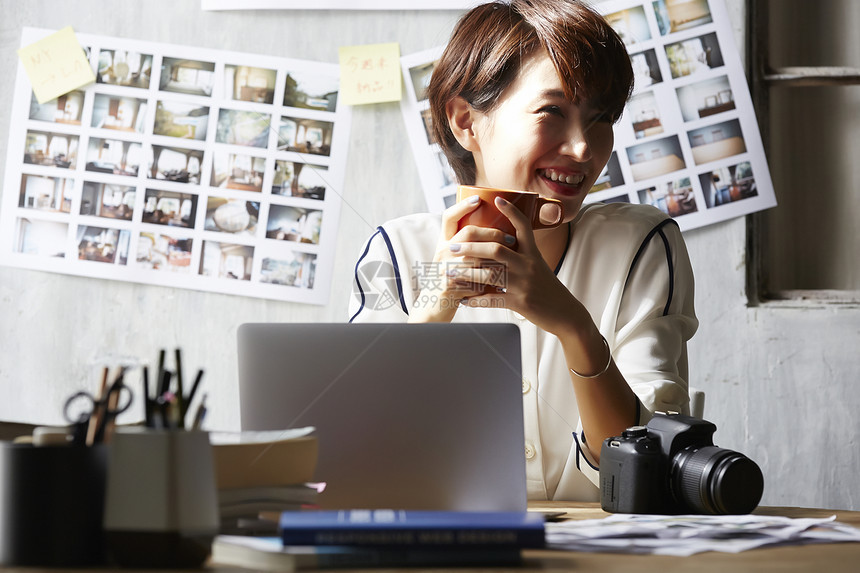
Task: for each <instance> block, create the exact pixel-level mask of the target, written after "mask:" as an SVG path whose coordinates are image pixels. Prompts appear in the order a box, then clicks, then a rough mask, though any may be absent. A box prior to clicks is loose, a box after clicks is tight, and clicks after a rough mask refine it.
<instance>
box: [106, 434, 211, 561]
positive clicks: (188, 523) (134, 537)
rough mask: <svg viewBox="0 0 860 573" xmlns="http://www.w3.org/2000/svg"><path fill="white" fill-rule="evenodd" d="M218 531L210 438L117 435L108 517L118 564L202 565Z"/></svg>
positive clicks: (111, 555) (109, 540) (110, 541)
mask: <svg viewBox="0 0 860 573" xmlns="http://www.w3.org/2000/svg"><path fill="white" fill-rule="evenodd" d="M218 526H219V519H218V497H217V490H216V488H215V477H214V471H213V462H212V446H211V444H210V443H209V434H208V433H207V432H202V431H198V430H190V431H184V430H156V429H151V428H118V429H117V431H116V433H115V434H114V435H113V439H112V441H111V456H110V466H109V469H108V483H107V497H106V500H105V519H104V528H105V535H106V541H107V546H108V555H109V558H110V560H111V561H113V562H116V563H117V564H118V565H121V566H124V567H175V568H184V567H199V566H201V565H202V564H203V562H204V561H205V560H206V558H207V557H208V555H209V553H210V550H211V546H212V540H213V539H214V537H215V535H216V534H217V533H218Z"/></svg>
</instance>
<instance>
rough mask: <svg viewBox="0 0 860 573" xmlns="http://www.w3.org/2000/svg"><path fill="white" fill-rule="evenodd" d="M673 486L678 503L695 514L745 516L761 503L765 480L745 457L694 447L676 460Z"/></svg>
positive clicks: (689, 448)
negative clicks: (744, 514)
mask: <svg viewBox="0 0 860 573" xmlns="http://www.w3.org/2000/svg"><path fill="white" fill-rule="evenodd" d="M672 484H673V490H674V494H675V496H676V498H677V499H678V501H680V502H681V504H682V505H683V506H684V507H685V508H687V509H689V510H691V512H692V513H709V514H743V513H749V512H751V511H752V510H753V509H755V508H756V506H757V505H758V502H759V500H761V494H762V490H763V489H764V478H763V477H762V474H761V470H760V469H759V467H758V465H756V463H755V462H754V461H752V460H751V459H749V458H748V457H746V456H745V455H743V454H740V453H738V452H734V451H732V450H727V449H724V448H718V447H717V446H704V447H701V448H696V447H693V446H690V447H687V448H685V449H683V450H681V451H679V452H678V453H677V454H676V455H675V457H674V458H673V460H672Z"/></svg>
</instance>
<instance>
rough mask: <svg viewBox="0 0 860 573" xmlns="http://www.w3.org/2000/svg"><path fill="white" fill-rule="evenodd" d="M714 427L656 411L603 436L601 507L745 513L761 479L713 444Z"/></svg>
mask: <svg viewBox="0 0 860 573" xmlns="http://www.w3.org/2000/svg"><path fill="white" fill-rule="evenodd" d="M716 429H717V427H716V426H715V425H714V424H712V423H711V422H708V421H706V420H700V419H698V418H693V417H691V416H685V415H682V414H674V413H671V414H663V413H660V412H658V413H656V414H655V415H654V417H653V418H652V419H651V420H650V421H649V422H648V424H647V425H645V426H633V427H630V428H627V429H626V430H624V431H623V432H622V434H621V435H620V436H616V437H612V438H607V439H606V440H605V441H604V442H603V446H602V448H601V450H600V504H601V507H602V508H603V510H604V511H609V512H614V513H655V514H682V513H690V514H696V513H697V514H744V513H749V512H751V511H752V510H753V509H755V507H756V506H757V505H758V502H759V500H761V494H762V491H763V489H764V478H763V476H762V473H761V469H759V467H758V465H756V463H755V462H753V461H752V460H750V459H749V458H748V457H746V456H744V455H743V454H740V453H738V452H735V451H732V450H727V449H724V448H719V447H717V446H715V445H714V442H713V435H714V432H715V431H716Z"/></svg>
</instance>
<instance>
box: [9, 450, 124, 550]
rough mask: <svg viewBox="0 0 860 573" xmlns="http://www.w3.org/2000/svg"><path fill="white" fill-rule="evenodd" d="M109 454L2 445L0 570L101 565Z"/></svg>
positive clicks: (95, 451)
mask: <svg viewBox="0 0 860 573" xmlns="http://www.w3.org/2000/svg"><path fill="white" fill-rule="evenodd" d="M107 460H108V455H107V448H106V447H105V446H103V445H98V446H94V447H77V446H40V447H34V446H33V445H31V444H14V443H11V442H0V565H4V566H8V565H21V566H24V565H32V566H63V567H69V566H86V565H100V564H103V563H104V535H103V531H102V515H103V510H104V500H105V476H106V471H107Z"/></svg>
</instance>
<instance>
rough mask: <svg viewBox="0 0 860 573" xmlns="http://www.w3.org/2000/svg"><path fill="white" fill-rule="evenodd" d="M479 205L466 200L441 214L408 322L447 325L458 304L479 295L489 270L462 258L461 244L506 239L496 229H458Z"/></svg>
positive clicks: (478, 262)
mask: <svg viewBox="0 0 860 573" xmlns="http://www.w3.org/2000/svg"><path fill="white" fill-rule="evenodd" d="M480 203H481V199H480V198H479V197H469V198H467V199H465V200H463V201H460V202H459V203H457V204H455V205H452V206H451V207H449V208H448V209H446V210H445V212H444V213H443V214H442V231H441V233H440V236H439V242H438V243H437V245H436V253H435V255H434V257H433V261H432V263H431V264H430V265H429V268H428V269H427V271H428V272H427V273H426V274H424V275H419V276H418V277H417V280H418V286H419V289H420V293H419V295H418V297H417V298H416V299H415V303H414V305H413V308H412V310H411V311H410V313H409V322H450V321H451V320H452V319H453V318H454V314H455V313H456V312H457V307H458V306H459V304H460V303H461V301H463V300H464V299H466V298H468V297H471V296H475V295H478V294H481V292H482V290H483V288H484V285H485V284H486V283H487V280H488V279H487V277H489V274H490V272H491V270H487V269H480V268H478V265H479V264H480V262H481V261H479V260H477V259H475V258H474V257H469V256H464V255H463V252H462V251H463V250H464V249H463V245H465V244H469V243H472V242H479V243H480V242H493V241H501V242H504V241H505V238H506V236H505V233H502V232H501V231H499V230H497V229H486V228H482V227H475V226H471V225H469V226H466V227H464V228H463V229H462V230H458V226H459V223H460V219H462V218H463V217H465V216H466V215H467V214H469V213H471V212H472V211H474V210H475V209H477V208H478V206H479V205H480ZM507 240H508V242H509V244H513V243H514V242H515V241H516V239H515V238H514V237H507ZM465 271H469V273H467V274H468V275H469V276H470V277H471V278H469V279H465V278H463V277H464V272H465ZM472 271H474V272H472ZM478 279H481V280H478Z"/></svg>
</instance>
